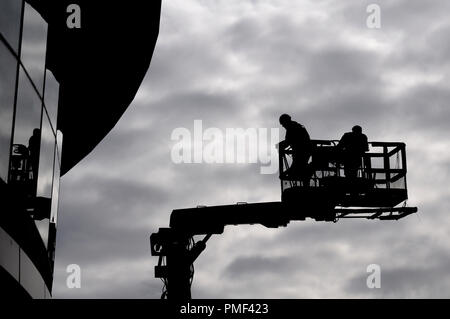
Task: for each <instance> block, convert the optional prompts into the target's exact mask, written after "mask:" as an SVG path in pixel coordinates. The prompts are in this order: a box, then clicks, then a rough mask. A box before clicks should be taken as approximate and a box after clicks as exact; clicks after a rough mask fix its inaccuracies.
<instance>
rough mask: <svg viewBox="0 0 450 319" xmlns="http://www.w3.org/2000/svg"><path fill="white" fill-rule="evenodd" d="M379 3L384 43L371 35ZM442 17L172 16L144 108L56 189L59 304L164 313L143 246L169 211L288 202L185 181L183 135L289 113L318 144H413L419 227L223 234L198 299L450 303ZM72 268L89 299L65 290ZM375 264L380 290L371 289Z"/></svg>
mask: <svg viewBox="0 0 450 319" xmlns="http://www.w3.org/2000/svg"><path fill="white" fill-rule="evenodd" d="M370 3H377V4H379V5H380V7H381V28H380V29H369V28H368V27H367V25H366V19H367V16H368V13H367V12H366V8H367V5H369V4H370ZM448 12H450V2H449V1H446V0H440V1H437V0H432V1H423V0H395V1H394V0H389V1H377V2H374V1H361V0H352V1H331V0H330V1H325V0H323V1H317V0H314V1H312V0H311V1H307V0H299V1H292V0H277V1H275V0H267V1H262V0H261V1H257V0H252V1H250V0H248V1H242V0H215V1H212V0H171V1H163V6H162V15H161V30H160V34H159V38H158V42H157V44H156V49H155V52H154V55H153V60H152V63H151V66H150V69H149V71H148V73H147V76H146V78H145V80H144V81H143V83H142V85H141V88H140V90H139V92H138V94H137V95H136V98H135V99H134V101H133V103H132V104H131V106H130V107H129V109H128V110H127V112H126V113H125V115H124V116H123V118H122V119H121V120H120V121H119V123H118V124H117V126H116V127H115V128H114V129H113V130H112V132H111V133H110V134H109V135H108V136H107V137H106V138H105V139H104V140H103V142H102V143H101V144H100V145H98V147H97V148H96V149H95V150H94V151H93V152H92V153H91V154H90V155H89V156H88V157H87V158H86V159H84V160H83V161H82V162H81V163H79V164H78V165H77V166H76V167H75V168H73V169H72V170H71V171H70V172H69V173H68V174H67V175H66V176H64V177H63V178H62V183H61V202H60V212H59V218H58V223H59V225H58V236H57V247H56V249H57V251H56V265H55V280H54V297H56V298H159V297H160V294H161V288H162V283H161V281H160V280H159V279H154V273H153V267H154V266H155V265H156V264H157V258H156V257H151V256H150V249H149V236H150V234H151V233H152V232H156V231H157V230H158V228H159V227H167V226H168V223H169V216H170V213H171V211H172V210H173V209H175V208H183V207H195V206H196V205H218V204H233V203H236V202H240V201H245V202H260V201H276V200H279V199H280V188H279V186H280V183H279V180H278V175H277V174H273V175H262V174H260V171H259V166H260V165H259V164H221V165H219V164H174V163H173V162H172V160H171V149H172V147H173V146H174V144H175V142H174V141H172V140H171V134H172V131H173V130H174V129H175V128H178V127H185V128H187V129H189V130H193V124H194V120H195V119H201V120H203V126H204V128H207V127H217V128H219V129H221V130H225V129H226V128H251V127H253V128H272V127H274V128H278V127H279V125H278V117H279V115H280V114H281V113H289V114H291V115H292V117H293V118H294V119H295V120H297V121H298V122H300V123H302V124H304V125H305V126H306V128H307V129H308V131H309V132H310V135H311V137H312V138H316V139H338V138H340V137H341V136H342V134H343V133H344V132H346V131H348V130H350V129H351V127H352V126H353V125H355V124H359V125H361V126H362V127H363V130H364V132H365V133H366V134H367V135H368V137H369V140H371V141H402V142H405V143H406V144H407V155H408V186H409V198H410V200H409V201H408V204H409V205H410V206H418V207H419V213H418V214H416V215H411V216H409V217H407V218H405V219H403V220H400V221H396V222H389V221H369V220H360V221H359V220H341V221H339V222H338V223H325V222H315V221H312V220H307V221H305V222H292V223H290V224H289V225H288V227H286V228H280V229H267V228H265V227H263V226H257V225H254V226H240V227H227V228H226V229H225V232H224V233H223V235H215V236H213V237H212V238H211V239H210V240H209V242H208V246H207V249H206V250H205V252H204V253H203V254H202V255H201V256H200V257H199V259H198V260H197V262H196V263H195V269H196V273H195V278H194V284H193V287H192V294H193V297H194V298H354V297H361V298H373V297H383V298H391V297H398V298H408V297H447V298H448V297H450V254H449V248H450V244H449V243H450V220H449V218H448V214H449V204H450V196H449V195H450V188H449V187H448V180H449V178H450V174H449V172H450V152H449V148H450V130H449V124H448V123H449V122H450V108H449V107H448V105H447V101H448V100H449V98H450V84H449V83H450V81H449V80H450V79H449V74H450V73H449V70H450V63H449V58H450V44H449V42H448V41H447V40H448V38H449V35H450V20H449V19H448ZM143 41H145V39H143ZM281 132H282V136H284V131H281ZM69 264H78V265H80V267H81V271H82V277H81V288H80V289H69V288H67V287H66V278H67V275H68V274H67V273H66V267H67V265H69ZM369 264H379V265H380V266H381V288H380V289H368V288H367V286H366V278H367V276H368V273H367V272H366V267H367V266H368V265H369Z"/></svg>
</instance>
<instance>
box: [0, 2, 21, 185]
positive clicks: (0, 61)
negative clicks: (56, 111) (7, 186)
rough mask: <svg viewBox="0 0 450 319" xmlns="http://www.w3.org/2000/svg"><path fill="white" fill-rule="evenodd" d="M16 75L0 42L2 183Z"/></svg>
mask: <svg viewBox="0 0 450 319" xmlns="http://www.w3.org/2000/svg"><path fill="white" fill-rule="evenodd" d="M0 7H1V6H0ZM0 10H1V9H0ZM16 73H17V61H16V59H15V58H14V57H13V55H12V54H11V53H10V51H9V50H8V49H7V48H6V47H5V46H4V44H3V43H2V42H0V179H2V180H3V181H4V182H6V180H7V176H8V164H9V153H10V144H11V129H12V122H13V113H14V92H15V89H16Z"/></svg>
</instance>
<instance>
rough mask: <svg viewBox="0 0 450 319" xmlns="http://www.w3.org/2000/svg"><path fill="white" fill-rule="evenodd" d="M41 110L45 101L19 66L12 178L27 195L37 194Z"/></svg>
mask: <svg viewBox="0 0 450 319" xmlns="http://www.w3.org/2000/svg"><path fill="white" fill-rule="evenodd" d="M41 111H42V101H41V100H40V98H39V97H38V96H37V94H36V91H35V90H34V89H33V87H32V85H31V83H30V81H29V79H28V77H27V76H26V74H25V72H24V71H23V69H22V68H20V73H19V87H18V91H17V104H16V116H15V128H14V139H13V153H12V154H11V155H12V156H11V172H10V181H11V182H12V183H15V184H16V185H18V186H20V188H21V189H20V190H21V192H22V193H23V194H27V195H28V196H34V195H35V194H36V183H37V178H36V177H37V170H38V167H39V166H38V165H39V156H38V154H39V149H38V145H40V144H39V141H40V126H41V125H40V122H41Z"/></svg>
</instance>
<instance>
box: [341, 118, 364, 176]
mask: <svg viewBox="0 0 450 319" xmlns="http://www.w3.org/2000/svg"><path fill="white" fill-rule="evenodd" d="M337 148H338V150H339V152H340V153H341V155H342V157H343V163H344V174H345V177H348V178H356V177H357V175H358V169H359V168H360V167H361V162H362V156H363V155H364V153H365V152H367V151H368V150H369V143H368V142H367V136H366V135H365V134H363V133H362V128H361V126H359V125H355V126H353V128H352V131H351V132H347V133H345V134H344V135H343V136H342V138H341V140H340V141H339V144H338V145H337Z"/></svg>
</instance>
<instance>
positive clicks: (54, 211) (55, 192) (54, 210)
mask: <svg viewBox="0 0 450 319" xmlns="http://www.w3.org/2000/svg"><path fill="white" fill-rule="evenodd" d="M62 139H63V135H62V133H61V131H59V130H58V131H57V133H56V144H57V148H56V150H55V159H54V166H53V186H52V207H51V214H50V222H52V223H54V224H56V223H57V219H58V204H59V178H60V174H61V160H60V159H61V148H62V147H61V146H62Z"/></svg>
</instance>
